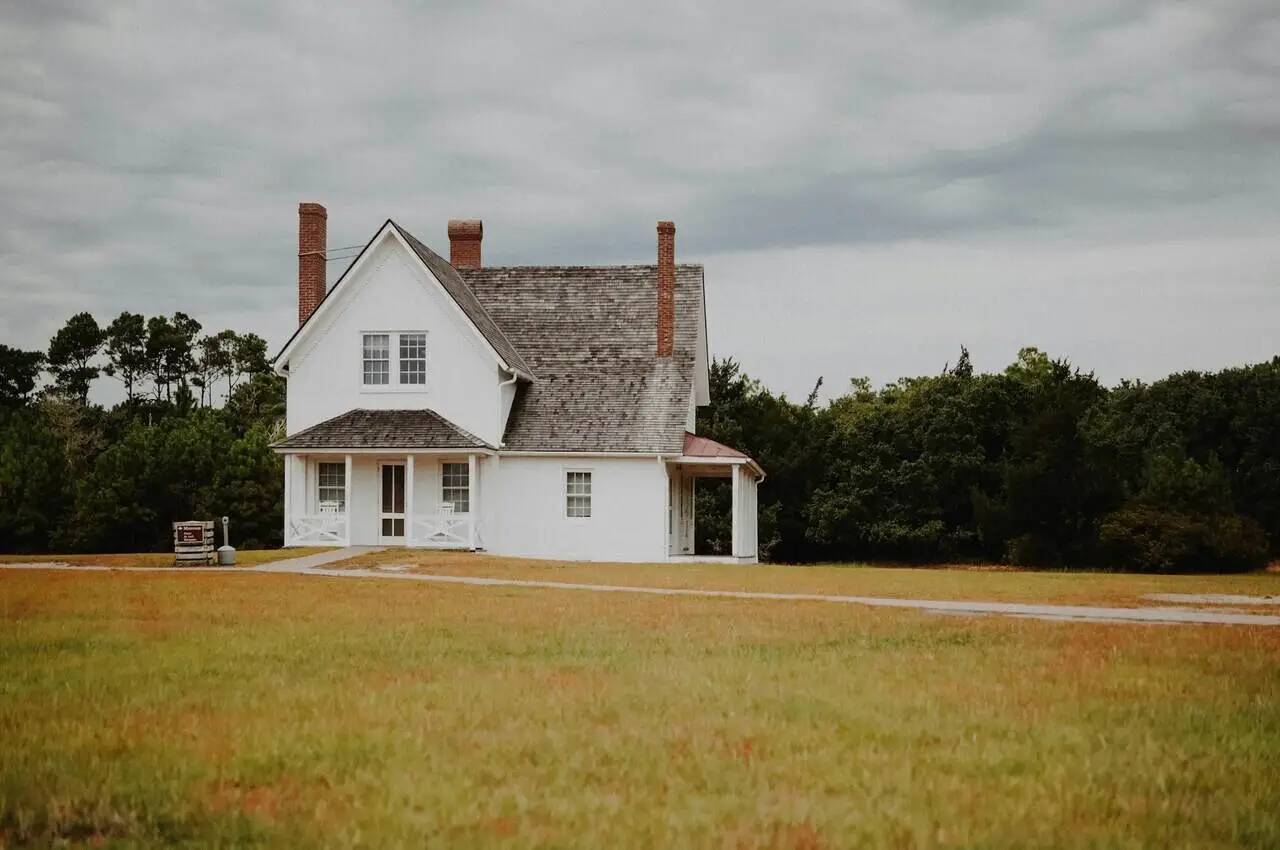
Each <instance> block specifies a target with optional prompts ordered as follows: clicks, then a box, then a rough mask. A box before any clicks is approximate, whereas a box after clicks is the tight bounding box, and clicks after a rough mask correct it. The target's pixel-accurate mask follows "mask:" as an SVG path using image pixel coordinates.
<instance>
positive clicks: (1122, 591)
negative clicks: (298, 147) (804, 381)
mask: <svg viewBox="0 0 1280 850" xmlns="http://www.w3.org/2000/svg"><path fill="white" fill-rule="evenodd" d="M388 564H409V565H412V570H413V571H414V572H425V573H437V574H445V575H467V576H484V577H491V578H519V579H536V580H542V581H563V582H577V583H585V584H613V585H637V586H642V587H681V588H702V589H708V590H756V591H768V592H778V593H826V594H839V595H847V596H887V597H897V598H903V599H969V600H984V601H990V602H1044V603H1056V604H1064V605H1094V604H1097V605H1118V606H1124V607H1134V606H1143V605H1153V604H1156V603H1153V602H1151V601H1150V600H1146V599H1143V598H1142V597H1143V594H1147V593H1229V594H1240V595H1245V596H1260V597H1266V596H1270V597H1272V598H1273V600H1274V603H1275V605H1276V606H1280V572H1260V573H1250V574H1246V575H1213V576H1167V575H1131V574H1123V573H1069V572H1049V571H1035V570H1016V569H1010V568H1000V567H978V568H973V567H954V568H950V569H928V568H919V567H873V566H862V565H828V566H804V567H797V566H787V565H777V564H750V565H732V564H590V563H560V562H555V561H534V560H527V559H518V558H498V557H493V556H489V555H475V554H471V553H466V552H424V551H416V552H409V551H406V550H404V549H385V550H383V551H381V552H373V553H370V554H367V555H361V556H360V557H358V558H353V559H351V560H349V561H344V562H342V563H339V564H334V565H332V566H333V567H334V568H352V569H354V568H368V567H376V566H379V565H388ZM1264 607H1265V606H1264Z"/></svg>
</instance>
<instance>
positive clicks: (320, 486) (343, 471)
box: [316, 460, 347, 514]
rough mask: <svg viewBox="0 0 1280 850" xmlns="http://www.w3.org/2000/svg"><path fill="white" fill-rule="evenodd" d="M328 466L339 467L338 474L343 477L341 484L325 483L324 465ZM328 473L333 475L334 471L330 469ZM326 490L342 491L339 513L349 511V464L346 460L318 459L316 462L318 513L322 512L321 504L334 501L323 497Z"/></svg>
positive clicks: (339, 500)
mask: <svg viewBox="0 0 1280 850" xmlns="http://www.w3.org/2000/svg"><path fill="white" fill-rule="evenodd" d="M326 466H332V467H336V468H337V474H338V476H339V477H340V478H341V479H342V484H341V485H337V484H333V483H329V484H325V483H323V482H324V476H325V470H324V467H326ZM328 474H329V475H333V474H334V473H333V472H332V471H330V472H329V473H328ZM330 481H331V482H332V479H330ZM325 490H330V491H332V490H340V491H341V493H340V498H339V499H338V513H340V514H342V513H346V512H347V464H346V463H345V462H342V461H339V462H334V461H327V460H324V461H318V462H317V463H316V513H320V505H321V504H322V503H323V502H329V501H333V500H332V499H324V498H321V493H323V492H324V491H325Z"/></svg>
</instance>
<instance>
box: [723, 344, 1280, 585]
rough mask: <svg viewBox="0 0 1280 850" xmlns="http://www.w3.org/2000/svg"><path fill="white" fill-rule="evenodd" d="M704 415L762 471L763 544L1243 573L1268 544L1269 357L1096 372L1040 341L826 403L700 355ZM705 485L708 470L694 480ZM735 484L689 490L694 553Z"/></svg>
mask: <svg viewBox="0 0 1280 850" xmlns="http://www.w3.org/2000/svg"><path fill="white" fill-rule="evenodd" d="M711 384H712V390H711V396H712V404H711V405H710V406H709V407H706V408H703V409H701V410H700V411H699V417H698V431H699V433H700V434H705V435H706V436H709V437H711V438H712V439H715V440H719V441H720V442H723V443H726V444H728V445H731V446H734V447H735V448H739V449H742V450H743V451H746V452H748V453H749V454H751V455H752V456H753V457H754V458H755V459H756V460H757V461H759V462H760V464H761V465H762V466H763V467H764V469H765V470H766V472H767V474H768V478H767V479H766V480H765V482H764V483H763V484H762V485H761V488H760V493H759V503H760V542H761V548H762V551H763V552H764V553H765V554H766V556H767V557H768V558H770V559H771V560H777V561H784V562H814V561H842V562H843V561H897V562H912V563H947V562H1007V563H1012V564H1021V565H1030V566H1040V567H1055V568H1111V569H1125V570H1138V571H1158V572H1196V571H1230V570H1250V569H1256V568H1259V567H1262V566H1264V565H1265V564H1266V563H1267V562H1268V560H1269V559H1271V558H1274V557H1276V556H1277V555H1280V357H1277V358H1274V359H1273V360H1271V361H1270V362H1268V363H1259V364H1256V365H1251V366H1244V367H1240V368H1232V369H1225V370H1222V371H1219V372H1212V373H1205V372H1184V373H1180V374H1175V375H1171V376H1170V377H1168V378H1165V379H1163V380H1160V381H1156V382H1154V383H1144V382H1141V381H1123V382H1121V383H1120V385H1119V386H1116V387H1113V388H1107V387H1104V386H1103V385H1102V384H1101V383H1100V382H1099V381H1098V380H1097V378H1096V377H1095V376H1094V375H1093V374H1092V373H1087V372H1082V371H1081V370H1080V369H1078V368H1076V367H1074V366H1072V365H1071V364H1070V363H1069V362H1068V361H1066V360H1062V359H1052V358H1050V357H1049V356H1048V355H1047V354H1045V353H1044V352H1042V351H1039V350H1037V349H1035V348H1027V349H1024V350H1023V351H1021V352H1020V353H1019V355H1018V358H1017V360H1016V361H1015V362H1014V363H1013V364H1011V365H1010V366H1009V367H1008V368H1006V369H1004V370H1003V371H1001V372H996V373H987V374H979V373H977V372H975V371H974V368H973V364H972V362H971V361H970V358H969V353H968V352H967V351H964V350H962V351H961V354H960V357H959V359H958V361H957V362H956V364H955V365H954V366H950V365H948V367H947V368H945V369H944V370H943V372H942V373H941V374H938V375H934V376H929V377H919V378H905V379H902V380H900V381H898V382H896V383H894V384H891V385H889V386H886V387H883V388H881V389H879V390H873V389H872V388H871V386H870V385H869V383H868V382H867V381H866V380H862V379H858V380H854V381H853V382H852V383H851V385H850V387H849V388H848V390H847V391H846V392H845V393H844V394H843V395H841V396H840V397H838V398H836V399H834V400H832V401H831V402H830V403H828V404H826V405H821V406H820V405H818V404H817V403H816V399H817V395H818V390H819V387H820V386H821V381H820V380H819V382H818V385H817V386H815V387H814V391H813V393H812V394H811V395H810V396H809V398H808V399H807V400H806V401H805V402H803V403H795V402H792V401H790V400H788V399H787V398H786V397H785V396H779V395H774V394H772V393H770V392H769V391H768V390H767V389H765V388H764V387H763V386H761V385H760V383H759V382H758V381H755V380H752V379H751V378H750V377H749V376H747V375H745V374H743V373H742V371H741V370H740V368H739V366H738V364H737V363H735V362H734V361H733V360H717V361H716V362H715V363H714V365H713V367H712V370H711ZM699 483H700V484H701V483H702V482H699ZM727 500H728V494H727V492H725V491H724V488H717V487H704V488H703V489H702V491H701V492H700V494H699V497H698V505H697V507H698V510H699V514H698V526H697V533H698V538H699V540H698V543H699V547H700V551H722V550H724V549H726V548H727V545H728V539H729V527H728V513H727Z"/></svg>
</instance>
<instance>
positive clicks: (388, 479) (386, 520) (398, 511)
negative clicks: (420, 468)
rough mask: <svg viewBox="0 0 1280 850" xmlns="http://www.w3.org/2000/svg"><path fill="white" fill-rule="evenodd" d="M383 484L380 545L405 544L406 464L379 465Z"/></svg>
mask: <svg viewBox="0 0 1280 850" xmlns="http://www.w3.org/2000/svg"><path fill="white" fill-rule="evenodd" d="M378 477H379V478H380V479H381V483H382V496H381V499H380V509H379V523H380V525H379V529H378V542H379V543H389V544H396V543H404V521H405V516H404V464H403V463H380V464H378Z"/></svg>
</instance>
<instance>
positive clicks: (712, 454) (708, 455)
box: [680, 431, 764, 475]
mask: <svg viewBox="0 0 1280 850" xmlns="http://www.w3.org/2000/svg"><path fill="white" fill-rule="evenodd" d="M680 460H681V462H683V463H690V462H692V463H716V462H722V463H724V464H730V465H732V464H740V463H745V464H746V465H747V466H749V467H751V468H752V469H754V470H755V471H756V472H757V473H759V474H761V475H763V474H764V470H763V469H761V468H760V464H758V463H756V462H755V461H754V460H753V459H752V458H751V457H750V456H749V455H747V454H746V453H745V452H740V451H738V450H737V449H733V448H730V447H729V446H726V445H725V444H724V443H717V442H716V441H715V440H713V439H711V438H710V437H700V436H698V435H697V434H690V433H689V432H688V431H685V432H684V451H682V452H681V456H680Z"/></svg>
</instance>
